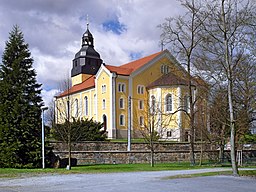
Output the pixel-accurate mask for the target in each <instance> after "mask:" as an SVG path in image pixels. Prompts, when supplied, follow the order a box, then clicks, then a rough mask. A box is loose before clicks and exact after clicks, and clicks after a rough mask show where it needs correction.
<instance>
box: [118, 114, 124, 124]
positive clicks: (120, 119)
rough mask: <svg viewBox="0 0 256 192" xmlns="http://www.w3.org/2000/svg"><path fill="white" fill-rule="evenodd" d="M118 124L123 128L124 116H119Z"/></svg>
mask: <svg viewBox="0 0 256 192" xmlns="http://www.w3.org/2000/svg"><path fill="white" fill-rule="evenodd" d="M119 124H120V125H121V126H124V124H125V123H124V115H120V118H119Z"/></svg>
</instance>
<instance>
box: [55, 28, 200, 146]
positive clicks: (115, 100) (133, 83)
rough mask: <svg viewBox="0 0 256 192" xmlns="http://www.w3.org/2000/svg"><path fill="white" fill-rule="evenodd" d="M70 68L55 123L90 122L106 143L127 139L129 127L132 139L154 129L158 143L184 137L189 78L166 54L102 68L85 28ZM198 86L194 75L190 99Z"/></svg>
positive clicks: (187, 128) (99, 58)
mask: <svg viewBox="0 0 256 192" xmlns="http://www.w3.org/2000/svg"><path fill="white" fill-rule="evenodd" d="M72 64H73V66H72V70H71V81H72V85H71V86H70V87H67V90H66V91H64V92H63V93H61V94H60V95H58V96H56V99H55V114H56V115H55V118H56V122H57V123H62V122H64V121H65V120H66V119H67V118H70V119H73V118H80V119H81V118H88V119H91V118H93V120H95V121H99V122H102V123H103V125H104V128H105V129H106V131H107V136H108V138H110V139H122V138H127V132H128V129H130V130H131V135H132V138H140V137H143V135H144V134H145V133H146V132H147V131H148V130H149V129H151V130H152V129H153V130H154V131H156V132H157V133H158V135H159V137H160V138H161V139H168V140H174V141H186V140H187V139H188V135H189V121H188V120H189V113H190V106H189V97H188V77H189V76H188V73H187V71H186V70H185V69H184V68H183V67H182V66H181V65H180V63H179V62H178V61H177V60H176V59H175V58H174V57H173V56H172V55H171V53H170V52H169V51H168V50H164V51H160V52H157V53H153V54H151V55H148V56H146V57H143V58H140V59H138V60H135V61H132V62H129V63H125V64H121V65H119V66H113V65H110V64H105V63H104V62H103V60H102V58H101V57H100V54H99V53H98V52H97V51H96V50H95V49H94V38H93V35H92V34H91V32H90V31H89V28H88V25H87V30H86V32H85V33H84V34H83V36H82V46H81V49H80V50H79V51H78V52H77V53H76V54H75V58H74V59H73V61H72ZM199 82H200V81H197V78H194V77H193V81H192V92H193V100H195V97H196V95H197V94H198V93H199V92H200V91H199V90H200V88H199V87H200V86H199V84H200V83H199ZM197 116H198V117H200V118H201V117H202V116H201V115H197ZM198 122H199V121H198Z"/></svg>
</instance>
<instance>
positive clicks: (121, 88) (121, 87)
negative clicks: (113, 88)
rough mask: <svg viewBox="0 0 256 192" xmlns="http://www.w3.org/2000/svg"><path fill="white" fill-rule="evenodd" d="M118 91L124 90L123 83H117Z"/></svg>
mask: <svg viewBox="0 0 256 192" xmlns="http://www.w3.org/2000/svg"><path fill="white" fill-rule="evenodd" d="M118 92H125V84H124V83H118Z"/></svg>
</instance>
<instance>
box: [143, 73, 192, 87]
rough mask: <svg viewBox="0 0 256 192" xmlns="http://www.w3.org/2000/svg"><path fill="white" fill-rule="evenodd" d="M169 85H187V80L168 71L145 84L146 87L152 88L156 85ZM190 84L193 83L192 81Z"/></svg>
mask: <svg viewBox="0 0 256 192" xmlns="http://www.w3.org/2000/svg"><path fill="white" fill-rule="evenodd" d="M170 85H188V81H187V80H186V79H184V78H182V77H179V76H177V75H175V74H173V73H168V74H166V75H163V76H161V77H160V78H159V79H157V80H156V81H154V82H152V83H151V84H149V85H148V86H147V88H149V89H150V88H153V87H158V86H170ZM192 85H195V83H194V82H192Z"/></svg>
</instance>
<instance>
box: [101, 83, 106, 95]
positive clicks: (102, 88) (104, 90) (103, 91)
mask: <svg viewBox="0 0 256 192" xmlns="http://www.w3.org/2000/svg"><path fill="white" fill-rule="evenodd" d="M101 92H102V93H106V92H107V85H106V84H104V85H102V86H101Z"/></svg>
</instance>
